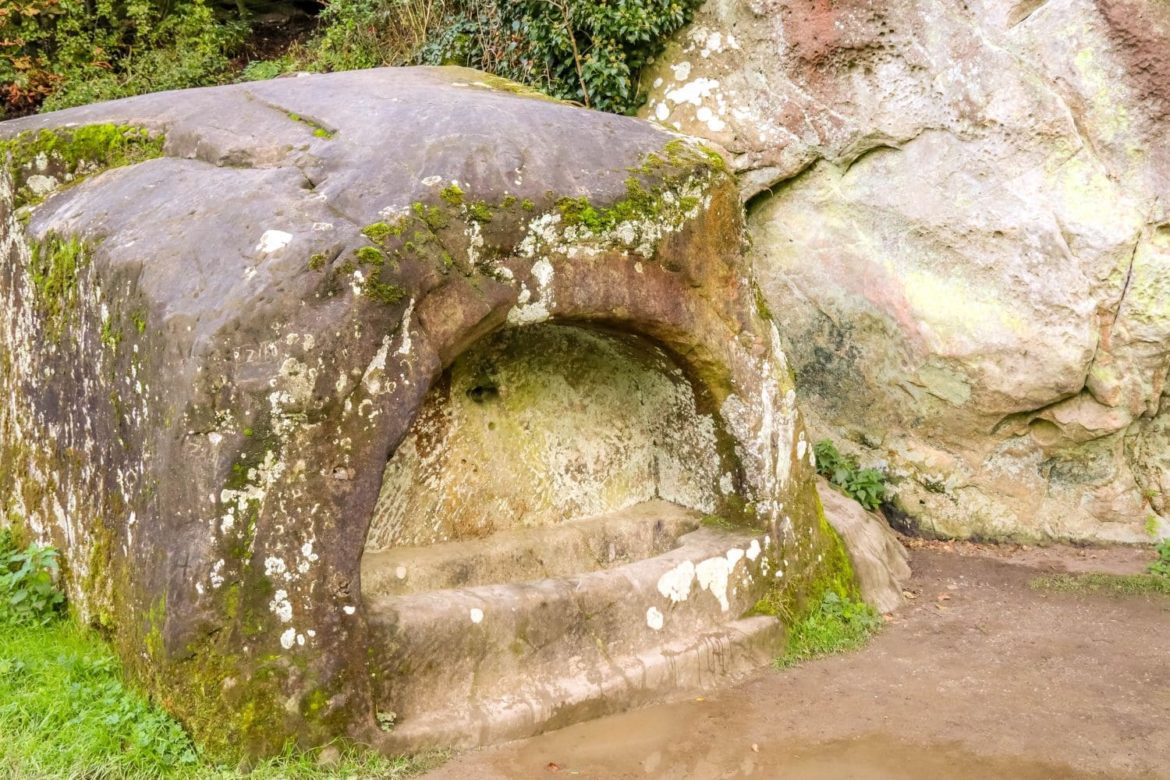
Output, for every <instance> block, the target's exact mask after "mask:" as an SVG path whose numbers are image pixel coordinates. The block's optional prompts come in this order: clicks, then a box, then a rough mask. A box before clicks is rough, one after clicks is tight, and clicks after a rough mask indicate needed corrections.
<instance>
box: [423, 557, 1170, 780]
mask: <svg viewBox="0 0 1170 780" xmlns="http://www.w3.org/2000/svg"><path fill="white" fill-rule="evenodd" d="M1146 557H1147V556H1146V555H1145V554H1144V553H1142V552H1139V551H1131V550H1095V551H1090V550H1079V549H1073V548H1046V549H1039V550H1038V549H1031V550H1027V549H1024V550H1005V549H1003V548H983V547H979V546H976V545H957V546H956V545H937V544H932V545H923V546H920V547H919V548H918V549H915V550H914V551H913V561H912V563H913V566H914V572H915V573H914V580H913V582H912V586H911V590H912V591H913V592H916V593H917V594H918V595H917V598H916V599H914V600H913V601H911V602H909V604H908V605H907V606H906V607H905V608H903V610H902V611H901V612H899V613H898V616H897V618H896V619H895V620H894V621H893V622H892V623H890V625H888V626H887V627H886V629H885V630H884V631H883V632H882V633H881V635H880V636H878V637H877V639H875V640H874V641H873V643H872V644H871V645H870V646H869V647H867V648H866V649H865V650H863V651H861V652H859V653H855V654H852V655H847V656H837V657H833V658H827V659H823V660H820V661H815V662H812V663H808V664H805V665H803V666H800V667H799V668H796V669H790V670H787V671H784V672H779V671H774V670H769V669H765V670H761V671H760V672H759V673H757V674H755V675H753V676H752V677H750V678H749V679H747V680H745V681H744V682H742V683H741V684H739V685H737V686H735V687H732V688H729V689H726V690H722V691H719V692H715V693H711V694H709V695H707V696H705V697H704V698H702V699H691V700H686V701H680V702H676V703H672V704H664V705H660V706H656V707H650V708H647V709H642V710H638V711H635V712H630V713H626V714H624V715H618V716H614V717H609V718H604V719H601V720H597V721H593V722H590V723H583V724H579V725H577V726H572V727H570V728H566V729H563V730H561V731H557V732H553V733H550V734H545V735H543V736H540V737H536V738H534V739H530V740H525V741H521V742H515V743H511V744H508V745H503V746H500V747H497V748H492V749H486V750H481V751H477V752H472V753H467V754H464V755H462V756H459V757H457V758H455V759H453V760H452V761H451V762H450V763H448V764H447V765H446V766H444V767H442V768H441V769H439V770H437V771H435V772H433V773H431V774H429V775H427V777H428V778H430V779H431V780H460V779H464V778H466V779H468V780H470V778H475V779H476V780H488V779H490V778H541V777H549V778H552V777H562V776H569V777H582V778H605V780H618V778H646V777H660V778H672V779H673V778H696V780H699V779H701V780H706V779H707V778H729V777H749V776H750V777H761V778H784V779H785V780H813V779H814V778H815V779H820V778H824V779H826V780H828V779H829V778H832V779H833V780H887V779H889V780H893V778H898V780H919V779H921V780H927V778H929V779H930V780H938V778H948V779H949V780H976V778H978V780H986V779H988V778H1011V779H1012V780H1057V779H1059V780H1080V779H1081V778H1119V779H1121V778H1160V779H1162V780H1168V779H1170V598H1164V597H1154V596H1151V597H1145V596H1130V597H1124V598H1119V597H1113V596H1107V595H1105V596H1102V595H1080V594H1065V593H1052V592H1042V591H1036V590H1033V589H1031V588H1029V587H1028V582H1029V580H1031V579H1032V578H1034V577H1036V576H1037V575H1038V574H1040V573H1042V572H1045V571H1062V570H1074V571H1086V570H1096V571H1109V572H1113V573H1126V572H1135V571H1140V569H1141V567H1142V564H1143V562H1144V560H1145V559H1146Z"/></svg>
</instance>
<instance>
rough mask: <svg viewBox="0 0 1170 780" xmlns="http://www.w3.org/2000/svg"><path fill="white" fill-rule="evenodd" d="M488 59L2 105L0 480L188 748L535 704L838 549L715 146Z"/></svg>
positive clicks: (552, 714) (658, 649)
mask: <svg viewBox="0 0 1170 780" xmlns="http://www.w3.org/2000/svg"><path fill="white" fill-rule="evenodd" d="M516 90H517V88H516V87H515V85H511V84H508V83H506V82H499V81H498V80H492V79H490V78H489V77H486V76H484V75H483V74H479V73H476V72H473V71H466V70H459V69H406V70H377V71H364V72H355V73H346V74H334V75H329V76H311V77H303V78H295V79H284V80H278V81H273V82H267V83H262V84H251V85H236V86H230V87H222V88H215V89H208V90H196V91H191V92H186V93H174V94H158V95H150V96H145V97H141V98H134V99H130V100H125V101H120V102H115V103H109V104H102V105H95V106H88V107H84V108H79V109H75V110H70V111H66V112H61V113H56V114H49V115H44V116H40V117H34V118H29V119H24V120H18V121H15V122H10V123H6V124H4V125H0V138H3V139H6V140H5V141H4V142H3V144H4V145H3V151H4V154H5V157H6V159H7V161H8V165H7V166H6V167H5V168H4V172H3V174H2V175H0V195H2V197H0V225H2V233H0V296H2V306H3V309H2V311H3V314H2V316H0V356H2V362H0V392H2V393H3V397H4V403H3V404H0V501H2V502H3V507H2V509H3V516H4V517H5V518H6V522H13V521H15V522H16V523H17V524H18V525H19V526H20V527H21V528H23V529H24V530H26V531H27V532H28V533H30V534H33V535H36V536H38V537H40V538H42V539H45V540H51V541H52V542H54V543H55V544H57V545H58V546H60V547H61V548H62V549H63V550H64V551H65V555H66V559H67V562H68V580H69V581H68V585H69V590H70V595H71V598H72V601H73V603H74V604H75V605H76V608H77V610H78V612H79V614H80V616H81V617H82V619H84V620H87V621H90V622H93V623H98V624H101V625H103V626H105V627H107V628H108V629H110V631H111V633H112V635H113V637H114V639H115V641H116V644H117V646H118V647H119V649H120V651H121V654H122V656H123V658H124V659H125V660H126V661H127V663H128V664H129V665H130V667H131V669H132V671H133V672H134V673H135V674H137V676H138V677H139V678H140V679H141V680H142V681H143V682H144V683H145V684H146V685H148V686H149V687H150V688H151V689H152V690H153V691H154V692H155V693H156V694H157V695H158V696H159V698H160V699H161V701H162V702H163V703H164V704H165V705H166V706H167V707H168V708H170V709H171V710H172V711H173V712H175V713H176V714H178V715H179V716H181V717H182V718H183V719H184V720H185V721H186V722H187V723H188V725H190V726H191V728H192V729H193V731H194V733H195V734H196V736H197V738H199V739H200V741H202V742H203V743H204V744H206V745H208V746H209V747H211V748H213V749H220V750H223V751H225V752H231V751H239V750H243V751H245V752H250V753H256V752H263V751H268V750H273V749H276V748H278V747H279V746H280V745H281V744H282V743H283V742H284V740H286V739H290V738H291V739H295V740H297V741H299V742H300V743H302V744H304V745H311V744H320V743H323V742H327V741H329V740H332V739H334V738H335V737H337V736H338V735H345V736H349V737H351V738H354V739H360V740H363V741H366V742H373V743H375V744H380V745H383V746H384V747H386V749H400V748H401V747H404V746H405V747H409V746H412V745H418V744H421V743H426V742H435V741H438V742H447V743H448V744H449V743H452V742H455V743H458V744H475V743H476V742H481V741H484V740H490V739H494V738H499V737H502V736H515V735H519V734H523V733H531V732H532V731H534V730H539V729H540V728H544V727H547V726H549V725H555V724H557V723H564V722H569V721H571V720H573V719H576V718H582V717H588V716H590V715H591V714H593V713H596V712H600V711H605V710H607V709H615V708H620V707H622V706H628V704H629V703H631V702H633V701H642V700H647V699H648V698H652V697H653V696H654V695H656V693H657V692H660V691H663V690H669V689H671V688H672V687H686V686H688V685H695V684H698V685H705V684H710V683H711V682H713V681H715V680H716V679H717V678H718V677H719V675H720V674H723V673H724V672H727V673H731V672H734V671H735V670H737V669H743V668H746V667H747V666H749V665H751V664H755V663H759V662H761V660H764V659H766V658H767V656H768V655H769V653H770V652H772V651H774V649H775V643H776V642H777V641H779V639H780V637H781V635H782V626H780V624H779V622H778V620H777V618H776V617H774V615H775V614H776V612H777V611H778V610H776V609H772V610H771V611H770V613H769V610H768V609H767V606H768V605H771V606H772V607H777V606H779V607H784V606H785V605H786V604H787V605H788V606H791V604H793V603H796V602H798V601H800V600H801V599H803V598H804V597H806V596H809V595H813V596H815V594H810V593H808V592H807V591H808V590H809V589H810V588H812V587H813V586H814V584H817V583H819V585H818V587H823V586H824V583H826V582H829V583H832V584H834V585H836V586H840V587H845V586H848V585H849V582H850V577H851V574H850V572H849V567H848V562H847V560H846V558H845V555H844V552H843V549H842V548H841V545H840V541H839V540H838V539H837V538H836V537H835V536H834V534H833V533H832V532H831V530H830V529H829V527H828V526H827V524H826V523H825V521H824V517H823V514H821V512H820V506H819V502H818V501H817V498H816V492H815V483H814V477H813V469H812V454H811V447H810V446H809V444H808V441H807V440H806V438H805V435H804V433H803V429H802V427H801V424H800V422H799V419H798V415H797V412H796V409H795V392H794V388H793V384H792V379H791V377H790V374H789V371H788V367H787V364H786V362H785V358H784V356H783V354H782V352H781V349H780V346H779V343H780V339H779V334H778V333H777V330H776V328H775V326H774V323H773V322H772V321H770V320H769V319H768V315H767V313H766V310H765V309H764V308H763V307H761V306H760V305H759V295H758V288H757V287H756V285H755V281H754V279H753V277H752V274H751V272H750V267H749V266H748V264H747V263H746V260H745V258H744V255H743V253H742V247H743V237H744V234H743V224H742V217H741V211H740V208H739V202H738V194H737V191H736V188H735V185H734V182H733V180H732V178H731V177H730V176H729V175H727V174H726V172H725V171H724V170H723V166H722V160H721V159H720V158H719V156H718V155H715V154H713V153H711V152H709V150H704V149H703V148H701V147H698V146H695V145H692V144H690V143H689V142H686V141H683V140H681V139H679V138H677V137H675V136H672V135H670V134H667V133H664V132H662V131H660V130H658V129H655V128H653V127H652V126H650V125H649V124H646V123H642V122H639V121H637V120H633V119H629V118H624V117H615V116H608V115H604V114H596V113H591V112H586V111H582V110H579V109H575V108H573V107H570V106H566V105H561V104H558V103H556V102H554V101H548V100H541V99H534V98H532V97H530V96H527V95H522V94H515V92H516ZM589 425H592V426H593V427H592V428H591V429H589V430H586V431H582V432H581V435H580V441H581V442H582V444H581V446H580V447H577V448H574V447H572V446H571V444H572V442H571V441H569V439H571V438H572V437H573V436H575V435H576V434H577V432H578V431H579V430H580V429H581V428H583V427H586V426H589ZM403 475H405V477H403ZM615 513H616V515H615ZM591 515H600V517H593V518H591V517H589V516H591ZM707 515H718V516H719V518H721V519H719V520H718V521H717V522H712V523H706V522H705V521H704V520H703V518H704V516H707ZM542 578H543V579H542ZM757 602H758V604H757ZM760 605H763V606H760ZM753 611H754V613H755V616H753V617H746V616H745V613H749V612H753ZM521 678H522V679H523V685H521V684H519V682H518V680H520V679H521ZM452 729H455V733H452ZM387 730H389V732H388V733H387Z"/></svg>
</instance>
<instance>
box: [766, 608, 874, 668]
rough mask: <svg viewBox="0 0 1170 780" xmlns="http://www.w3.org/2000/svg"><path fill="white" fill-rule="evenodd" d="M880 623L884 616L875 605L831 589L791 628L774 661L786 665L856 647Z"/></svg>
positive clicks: (866, 639) (869, 635)
mask: <svg viewBox="0 0 1170 780" xmlns="http://www.w3.org/2000/svg"><path fill="white" fill-rule="evenodd" d="M881 625H882V619H881V616H880V615H878V613H877V610H875V609H874V608H873V607H871V606H869V605H868V604H866V603H864V602H862V601H853V600H851V599H848V598H842V597H841V596H840V595H838V594H837V593H836V592H834V591H830V592H828V593H826V594H825V595H824V597H823V598H822V599H821V603H820V604H818V605H817V607H816V609H814V610H813V611H812V612H810V613H809V614H808V615H806V616H805V617H804V618H803V619H802V620H800V621H798V622H797V623H796V624H794V625H793V626H791V627H790V628H789V630H788V647H787V648H786V649H785V651H784V654H783V655H781V656H780V657H778V658H777V659H776V660H775V665H776V667H777V668H779V669H787V668H788V667H790V666H793V665H795V664H798V663H800V662H801V661H807V660H809V659H811V658H816V657H818V656H822V655H830V654H833V653H842V652H846V651H849V650H856V649H858V648H860V647H861V646H863V645H864V644H865V643H866V642H867V641H868V640H869V638H870V637H871V636H873V635H874V634H875V633H876V632H877V631H878V629H880V628H881Z"/></svg>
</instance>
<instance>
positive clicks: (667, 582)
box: [658, 561, 695, 603]
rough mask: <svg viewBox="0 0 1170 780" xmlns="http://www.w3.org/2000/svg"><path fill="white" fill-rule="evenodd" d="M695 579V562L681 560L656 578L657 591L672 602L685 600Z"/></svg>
mask: <svg viewBox="0 0 1170 780" xmlns="http://www.w3.org/2000/svg"><path fill="white" fill-rule="evenodd" d="M694 581H695V564H693V563H692V562H690V561H683V562H682V563H680V564H679V565H678V566H675V567H674V568H673V569H671V570H670V571H668V572H666V574H663V575H662V576H661V577H659V578H658V592H659V593H661V594H662V595H663V596H664V597H665V598H668V599H670V600H671V601H672V602H674V603H678V602H680V601H686V600H687V597H688V596H690V595H691V585H692V584H693V583H694Z"/></svg>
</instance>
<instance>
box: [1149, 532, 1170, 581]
mask: <svg viewBox="0 0 1170 780" xmlns="http://www.w3.org/2000/svg"><path fill="white" fill-rule="evenodd" d="M1154 549H1155V551H1156V552H1157V553H1158V560H1156V561H1154V562H1153V563H1151V564H1150V568H1149V569H1147V571H1148V572H1149V573H1150V574H1153V575H1156V576H1158V577H1163V578H1165V579H1166V581H1167V582H1170V539H1163V540H1162V543H1161V544H1159V545H1158V546H1157V547H1155V548H1154Z"/></svg>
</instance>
